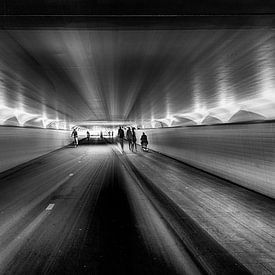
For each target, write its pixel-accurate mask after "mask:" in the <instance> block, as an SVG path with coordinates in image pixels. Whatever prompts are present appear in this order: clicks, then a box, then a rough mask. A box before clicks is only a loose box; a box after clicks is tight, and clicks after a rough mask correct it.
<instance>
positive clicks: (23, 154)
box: [0, 127, 72, 172]
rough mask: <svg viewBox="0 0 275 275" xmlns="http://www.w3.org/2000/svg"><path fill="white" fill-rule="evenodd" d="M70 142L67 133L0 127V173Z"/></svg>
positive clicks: (68, 133)
mask: <svg viewBox="0 0 275 275" xmlns="http://www.w3.org/2000/svg"><path fill="white" fill-rule="evenodd" d="M71 142H72V140H71V138H70V132H69V131H61V130H50V129H35V128H20V127H0V150H1V152H0V172H3V171H5V170H7V169H9V168H12V167H15V166H17V165H19V164H22V163H24V162H26V161H29V160H31V159H34V158H37V157H39V156H41V155H44V154H47V153H49V152H51V151H53V150H56V149H58V148H61V147H63V146H65V145H67V144H69V143H71Z"/></svg>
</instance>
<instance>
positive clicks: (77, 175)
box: [0, 145, 200, 274]
mask: <svg viewBox="0 0 275 275" xmlns="http://www.w3.org/2000/svg"><path fill="white" fill-rule="evenodd" d="M122 170H123V167H122V165H121V163H120V162H119V159H118V158H117V157H116V154H115V153H114V151H113V150H112V146H110V145H109V146H106V145H105V146H104V145H94V146H79V147H78V148H66V149H63V150H59V151H57V152H55V153H52V154H49V155H47V156H45V157H42V158H39V159H38V160H36V161H33V162H30V163H29V164H28V165H26V166H22V167H21V168H19V169H15V170H14V171H9V172H7V173H3V174H2V175H1V183H0V190H1V192H0V210H1V212H0V273H1V274H183V273H188V274H199V273H200V271H199V268H197V267H196V265H195V264H194V262H193V261H192V260H191V258H190V256H189V255H188V253H186V251H185V250H184V249H183V248H182V247H181V245H177V244H176V243H175V240H174V239H173V237H171V236H169V232H167V229H166V228H165V226H164V225H163V223H161V221H160V220H159V218H158V216H157V214H156V213H151V214H152V215H151V219H152V220H154V219H155V221H152V220H148V219H144V220H143V221H142V225H140V224H139V225H138V224H137V222H136V219H135V217H134V212H133V211H132V209H131V207H130V205H129V196H128V195H127V194H126V193H125V184H127V182H125V177H124V176H123V175H122ZM141 211H142V209H141ZM148 223H150V224H148ZM140 226H142V227H144V230H145V231H146V232H147V233H148V236H151V243H152V244H153V245H151V244H150V243H149V242H148V239H147V243H145V242H144V239H143V236H142V235H141V233H140V232H139V230H138V229H137V228H138V227H140ZM152 226H153V227H154V226H155V227H157V228H152ZM159 226H160V227H159ZM147 227H148V228H147ZM158 227H159V228H158ZM167 234H168V235H167ZM149 240H150V238H149ZM154 243H157V244H158V245H160V246H162V249H161V252H160V251H159V250H154ZM159 252H160V253H159Z"/></svg>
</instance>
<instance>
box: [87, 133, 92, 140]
mask: <svg viewBox="0 0 275 275" xmlns="http://www.w3.org/2000/svg"><path fill="white" fill-rule="evenodd" d="M90 136H91V135H90V132H89V131H87V140H88V143H89V140H90Z"/></svg>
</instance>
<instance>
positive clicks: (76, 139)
mask: <svg viewBox="0 0 275 275" xmlns="http://www.w3.org/2000/svg"><path fill="white" fill-rule="evenodd" d="M71 137H74V147H76V146H78V134H77V131H76V129H73V132H72V134H71Z"/></svg>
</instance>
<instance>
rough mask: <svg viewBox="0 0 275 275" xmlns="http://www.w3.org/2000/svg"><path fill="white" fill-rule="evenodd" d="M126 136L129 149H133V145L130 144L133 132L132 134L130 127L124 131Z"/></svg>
mask: <svg viewBox="0 0 275 275" xmlns="http://www.w3.org/2000/svg"><path fill="white" fill-rule="evenodd" d="M126 138H127V140H128V143H129V150H132V151H133V146H132V143H133V134H132V131H131V128H130V127H128V130H127V132H126Z"/></svg>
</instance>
